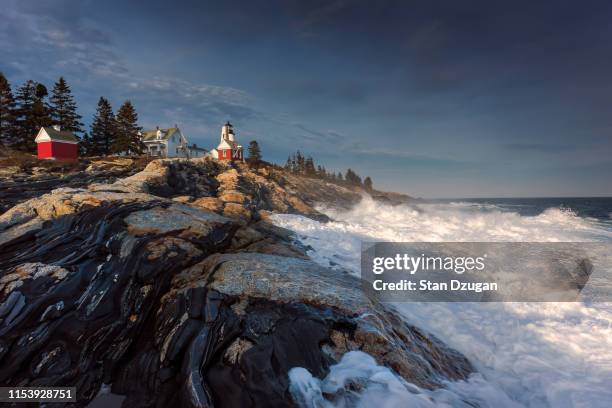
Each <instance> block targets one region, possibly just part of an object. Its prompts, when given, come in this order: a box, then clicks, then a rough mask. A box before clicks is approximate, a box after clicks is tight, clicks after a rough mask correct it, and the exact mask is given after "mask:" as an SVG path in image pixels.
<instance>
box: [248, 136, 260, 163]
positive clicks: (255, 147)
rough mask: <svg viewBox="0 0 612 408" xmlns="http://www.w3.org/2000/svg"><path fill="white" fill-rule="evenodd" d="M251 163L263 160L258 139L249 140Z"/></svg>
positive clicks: (249, 159)
mask: <svg viewBox="0 0 612 408" xmlns="http://www.w3.org/2000/svg"><path fill="white" fill-rule="evenodd" d="M248 161H249V163H251V164H257V163H259V162H260V161H261V149H260V148H259V143H257V140H251V141H250V142H249V158H248Z"/></svg>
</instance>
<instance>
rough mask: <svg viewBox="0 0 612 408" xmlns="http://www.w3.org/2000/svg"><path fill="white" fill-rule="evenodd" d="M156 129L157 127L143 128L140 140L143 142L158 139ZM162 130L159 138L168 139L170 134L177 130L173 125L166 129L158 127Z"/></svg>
mask: <svg viewBox="0 0 612 408" xmlns="http://www.w3.org/2000/svg"><path fill="white" fill-rule="evenodd" d="M157 130H158V129H152V130H144V131H143V132H142V140H143V141H145V142H149V141H151V142H152V141H155V140H158V139H157ZM159 130H161V132H162V137H161V140H168V139H169V138H170V136H172V135H173V134H174V133H176V132H178V130H179V129H178V128H176V127H173V128H167V129H159Z"/></svg>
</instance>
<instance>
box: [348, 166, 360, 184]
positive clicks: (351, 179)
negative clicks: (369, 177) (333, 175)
mask: <svg viewBox="0 0 612 408" xmlns="http://www.w3.org/2000/svg"><path fill="white" fill-rule="evenodd" d="M344 180H346V182H347V183H349V184H352V185H356V186H358V185H361V177H359V175H358V174H357V173H355V172H354V171H353V170H351V169H348V170H346V175H345V176H344Z"/></svg>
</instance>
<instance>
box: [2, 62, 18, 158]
mask: <svg viewBox="0 0 612 408" xmlns="http://www.w3.org/2000/svg"><path fill="white" fill-rule="evenodd" d="M15 137H16V135H15V99H14V98H13V92H12V91H11V85H10V84H9V82H8V81H7V79H6V78H5V77H4V75H3V74H2V72H0V145H4V146H9V145H12V144H14V143H15Z"/></svg>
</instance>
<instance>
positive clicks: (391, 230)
mask: <svg viewBox="0 0 612 408" xmlns="http://www.w3.org/2000/svg"><path fill="white" fill-rule="evenodd" d="M321 210H322V211H323V212H325V213H327V214H328V215H330V216H331V217H332V218H333V219H334V220H335V221H333V222H329V223H326V224H322V223H319V222H317V221H313V220H310V219H308V218H305V217H301V216H296V215H275V216H274V217H273V220H274V222H275V223H276V224H277V225H279V226H282V227H285V228H288V229H291V230H293V231H295V232H296V233H297V235H298V237H299V239H300V241H301V242H302V243H303V244H305V245H308V246H310V248H312V249H311V250H310V251H309V255H310V256H311V257H312V259H314V260H315V261H316V262H318V263H320V264H322V265H325V266H330V267H332V268H341V269H345V270H348V271H350V272H352V273H354V274H355V275H359V267H360V266H359V263H360V259H359V253H360V247H361V242H362V241H395V242H408V241H422V242H428V241H429V242H431V241H451V242H452V241H477V242H484V241H529V242H536V241H538V242H539V241H541V242H554V241H556V242H564V241H565V242H582V241H585V242H586V241H597V242H601V241H606V242H609V241H612V228H611V227H610V224H608V223H601V222H597V221H596V220H592V219H586V218H581V217H578V216H577V215H576V214H574V213H572V212H571V211H568V210H562V209H557V208H550V209H548V210H546V211H544V212H543V213H542V214H540V215H537V216H521V215H519V214H518V213H517V212H512V211H508V210H507V209H501V208H499V207H497V206H495V205H480V204H473V203H462V202H457V203H448V204H418V205H415V206H395V207H393V206H389V205H384V204H381V203H377V202H374V201H372V200H371V199H369V198H365V199H364V200H363V201H362V202H361V203H360V205H358V206H356V207H355V208H354V209H353V210H351V211H337V210H334V209H331V208H321ZM395 307H396V308H397V310H398V311H399V312H400V313H401V314H402V316H403V317H404V318H405V319H406V321H408V322H409V323H411V324H414V325H416V326H418V327H421V328H423V329H425V330H427V331H429V332H431V333H432V334H434V335H436V336H437V337H438V338H440V339H441V340H443V341H444V342H446V343H447V344H448V345H450V346H451V347H454V348H455V349H457V350H459V351H460V352H462V353H463V354H464V355H465V356H466V357H468V358H469V359H470V361H471V362H472V363H473V364H474V365H475V367H476V369H477V370H478V374H475V375H473V376H472V377H470V379H469V381H467V382H464V381H460V382H451V383H448V384H446V388H445V389H443V390H436V391H428V390H422V389H419V388H418V387H416V386H415V385H413V384H407V383H406V382H405V381H403V380H402V379H400V378H398V377H396V376H394V375H393V374H392V373H391V372H390V371H389V370H387V369H385V368H384V367H379V366H378V367H376V366H375V363H373V360H371V358H370V359H369V356H367V355H365V354H364V353H357V354H352V355H350V356H348V357H347V359H346V361H345V359H343V360H342V361H341V362H339V363H338V364H337V366H334V367H333V368H332V371H331V373H330V376H331V377H330V376H328V377H330V378H325V379H316V378H312V376H309V373H308V372H305V370H303V369H299V368H296V370H294V371H292V376H291V378H290V380H291V387H292V388H291V389H292V393H293V395H294V396H295V398H296V400H298V401H299V402H300V405H302V406H305V407H325V408H327V407H352V406H356V407H359V406H364V407H366V406H372V404H371V401H377V402H376V406H379V407H396V406H407V405H406V404H408V406H419V407H420V406H423V407H428V406H436V407H463V406H470V405H469V404H472V405H476V406H479V407H483V408H484V407H514V406H519V407H520V406H523V407H533V408H536V407H537V408H539V407H555V408H556V407H568V408H569V407H602V408H603V407H610V406H612V304H610V303H597V304H589V305H587V304H584V303H489V304H486V303H398V304H395ZM348 354H350V353H348ZM372 364H374V366H372ZM338 372H342V373H344V374H343V377H340V379H338V378H337V377H338V374H337V373H338ZM351 373H352V374H351ZM351 376H353V377H355V378H350V377H351ZM351 381H358V382H359V383H361V384H364V383H365V385H364V387H363V388H362V389H361V390H360V391H359V392H351V393H345V394H343V395H344V396H343V397H338V398H336V399H334V400H333V401H329V400H328V399H325V398H323V397H322V395H323V393H325V394H326V395H329V392H330V390H332V389H333V386H330V384H332V385H333V384H338V383H342V384H345V385H346V383H349V382H351ZM330 387H331V388H330ZM402 401H405V403H403V402H402ZM466 404H468V405H466Z"/></svg>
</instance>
